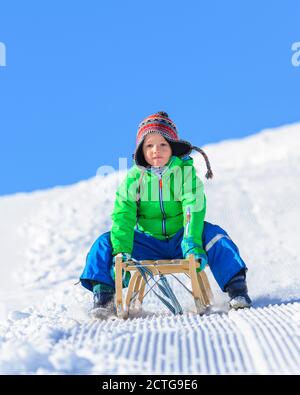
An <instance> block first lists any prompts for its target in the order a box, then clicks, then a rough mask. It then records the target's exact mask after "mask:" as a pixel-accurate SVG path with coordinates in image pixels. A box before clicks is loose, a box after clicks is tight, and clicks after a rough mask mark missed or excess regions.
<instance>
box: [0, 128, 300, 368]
mask: <svg viewBox="0 0 300 395" xmlns="http://www.w3.org/2000/svg"><path fill="white" fill-rule="evenodd" d="M193 143H194V144H196V145H197V142H193ZM203 148H204V149H205V151H206V153H207V154H208V156H209V159H210V161H211V165H212V169H213V171H214V174H215V178H214V179H213V180H212V181H205V190H206V195H207V207H208V212H207V220H208V221H210V222H213V223H217V224H219V225H221V226H222V227H224V228H225V229H226V230H227V231H228V233H229V234H230V236H231V237H232V238H233V240H234V241H235V242H236V244H237V245H238V247H239V249H240V253H241V255H242V257H243V259H244V260H245V261H246V262H247V265H248V267H249V271H248V287H249V292H250V296H251V297H252V299H253V302H254V306H253V308H251V309H249V310H243V311H236V312H235V311H230V312H228V305H227V302H228V299H227V296H226V294H224V293H222V292H221V291H220V290H219V288H218V286H217V284H216V283H215V280H214V279H213V277H212V275H211V273H210V272H208V276H209V280H210V282H211V285H212V288H213V292H214V295H215V301H216V303H215V306H214V308H213V311H212V313H211V314H210V315H206V316H202V317H200V316H198V315H196V313H195V307H194V304H193V300H192V298H191V297H190V296H189V295H188V294H187V293H186V291H185V290H184V289H181V288H178V286H177V285H175V283H173V282H172V280H171V284H173V285H174V287H176V288H175V289H176V295H177V297H178V298H179V300H180V301H182V304H183V307H184V310H185V313H184V315H183V316H176V317H174V316H172V315H170V314H169V313H168V311H166V309H165V307H164V306H162V305H160V303H159V302H158V301H157V299H156V297H155V295H151V294H149V295H148V296H147V298H146V299H145V305H144V311H143V313H141V314H140V315H132V317H131V318H130V319H129V320H126V321H122V320H119V319H113V318H111V319H108V320H107V321H101V320H92V319H90V318H89V317H88V314H87V312H88V310H89V309H90V308H91V306H92V297H91V294H90V293H89V292H88V291H86V290H85V289H83V288H82V287H81V285H78V284H77V285H74V284H75V283H76V282H77V281H78V277H79V275H80V274H81V271H82V269H83V265H84V262H85V257H86V254H87V252H88V250H89V247H90V246H91V244H92V242H93V241H94V240H95V238H96V237H98V235H99V234H101V233H103V232H105V231H107V230H109V228H110V224H111V220H110V212H111V210H112V207H113V202H114V194H115V190H116V188H117V185H118V182H120V179H121V178H122V177H123V176H124V175H125V173H122V174H121V176H120V175H118V174H117V173H114V174H110V175H108V176H106V177H104V176H100V175H98V176H95V177H93V178H91V179H88V180H84V181H81V182H79V183H77V184H74V185H71V186H65V187H56V188H53V189H50V190H44V191H36V192H33V193H28V194H25V193H19V194H16V195H12V196H3V197H0V218H1V222H0V235H1V237H0V287H1V288H0V289H1V291H0V323H1V325H0V373H1V374H145V373H149V374H151V373H153V374H278V373H279V374H299V373H300V268H299V264H300V258H299V256H300V243H299V231H298V228H297V225H298V224H299V223H300V188H299V178H300V124H294V125H287V126H283V127H281V128H277V129H274V130H265V131H262V132H261V133H258V134H257V135H254V136H251V137H247V138H244V139H240V140H231V141H225V142H220V143H218V144H213V145H208V146H206V147H203ZM194 158H195V163H196V166H197V168H198V171H199V174H200V175H201V176H202V179H203V175H204V172H205V166H204V162H203V158H202V157H201V156H200V155H198V154H195V155H194ZM176 284H177V283H176ZM158 307H159V308H158Z"/></svg>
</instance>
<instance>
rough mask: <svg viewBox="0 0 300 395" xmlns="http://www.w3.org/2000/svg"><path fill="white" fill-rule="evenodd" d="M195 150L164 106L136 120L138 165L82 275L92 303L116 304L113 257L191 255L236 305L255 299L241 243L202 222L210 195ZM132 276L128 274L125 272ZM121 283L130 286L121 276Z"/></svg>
mask: <svg viewBox="0 0 300 395" xmlns="http://www.w3.org/2000/svg"><path fill="white" fill-rule="evenodd" d="M193 149H196V150H198V151H199V152H200V153H201V154H202V155H203V156H204V158H205V161H206V165H207V169H208V172H207V174H206V177H207V178H211V177H212V171H211V168H210V164H209V161H208V158H207V156H206V155H205V153H204V152H203V151H202V150H201V149H199V148H197V147H193V146H192V145H191V144H190V143H189V142H187V141H184V140H180V139H179V137H178V133H177V128H176V125H175V124H174V122H173V121H172V120H171V119H170V118H169V116H168V114H167V113H165V112H162V111H161V112H158V113H156V114H153V115H150V116H148V117H147V118H145V119H144V120H143V121H142V122H141V123H140V125H139V127H138V133H137V139H136V149H135V153H134V156H133V157H134V161H135V165H134V166H133V167H132V168H131V169H130V170H129V172H128V173H127V176H126V178H125V180H124V181H123V183H122V184H121V186H120V187H119V188H118V190H117V193H116V200H115V205H114V210H113V214H112V220H113V222H112V228H111V231H110V232H106V233H104V234H103V235H101V236H100V237H99V238H98V239H97V240H96V241H95V243H94V244H93V246H92V248H91V250H90V252H89V254H88V256H87V261H86V266H85V269H84V271H83V273H82V275H81V278H80V280H81V283H82V285H83V286H84V287H86V288H87V289H89V290H91V291H93V295H94V308H106V307H109V306H111V304H112V302H113V298H114V280H113V268H114V260H115V256H117V255H118V254H120V255H121V256H122V259H123V261H126V260H129V259H131V258H134V259H136V260H143V259H179V258H186V257H188V255H190V254H194V256H195V258H196V259H197V260H198V262H199V270H203V269H204V268H205V266H206V264H209V266H210V269H211V271H212V273H213V275H214V277H215V279H216V281H217V283H218V284H219V286H220V288H221V289H222V291H225V292H227V293H228V295H229V298H230V301H229V304H230V307H231V308H233V309H239V308H245V307H250V306H251V303H252V302H251V299H250V298H249V296H248V290H247V284H246V271H247V268H246V265H245V263H244V262H243V260H242V259H241V257H240V255H239V251H238V248H237V246H236V245H235V244H234V243H233V241H232V240H231V239H230V237H229V236H228V234H227V233H226V232H225V231H224V230H223V229H222V228H220V227H219V226H217V225H213V224H210V223H209V222H206V221H204V218H205V212H206V198H205V194H204V188H203V183H202V182H201V180H200V179H199V177H198V176H197V175H196V170H195V168H194V166H193V159H192V158H191V157H190V156H189V154H190V153H191V151H192V150H193ZM126 274H127V275H129V273H126ZM123 285H124V286H127V285H128V278H124V280H123Z"/></svg>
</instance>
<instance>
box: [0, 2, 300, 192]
mask: <svg viewBox="0 0 300 395" xmlns="http://www.w3.org/2000/svg"><path fill="white" fill-rule="evenodd" d="M299 18H300V3H299V1H296V0H293V1H292V0H285V1H280V0H279V1H276V0H263V1H262V0H260V1H258V0H251V1H250V0H249V1H248V0H243V1H240V0H227V1H222V0H219V1H218V0H212V1H201V0H187V1H185V2H183V1H178V0H172V1H171V0H170V1H169V0H159V1H158V0H151V1H137V0H128V1H124V0H110V1H102V0H99V1H96V0H93V1H89V0H85V1H76V2H73V1H72V2H71V1H57V0H53V1H43V2H39V1H37V0H36V1H32V0H28V1H26V2H21V1H14V0H11V1H6V2H1V6H0V42H2V43H3V44H4V45H5V48H6V66H5V67H0V138H1V139H0V141H1V145H0V195H4V194H11V193H15V192H21V191H28V192H29V191H33V190H36V189H44V188H50V187H53V186H56V185H65V184H71V183H74V182H76V181H79V180H82V179H86V178H89V177H92V176H93V175H95V173H96V170H97V168H98V167H99V166H102V165H107V166H113V167H115V168H116V169H117V168H118V160H119V157H127V158H128V164H129V165H131V164H132V161H131V154H132V152H133V150H134V145H135V135H136V129H137V124H138V123H139V122H140V121H141V120H142V119H143V118H144V117H145V116H147V115H149V114H151V113H153V112H156V111H159V110H164V111H167V112H168V113H169V115H170V117H171V118H172V119H173V120H174V121H175V123H176V124H177V128H178V130H179V134H180V137H182V138H184V139H185V140H189V141H191V142H192V143H193V144H194V145H198V146H203V145H205V144H208V143H213V142H217V141H220V140H223V139H229V138H239V137H243V136H247V135H250V134H254V133H257V132H259V131H260V130H262V129H264V128H272V127H276V126H280V125H283V124H288V123H294V122H299V121H300V111H299V110H300V105H299V104H300V103H299V102H300V100H299V92H300V67H294V66H293V65H292V62H291V58H292V55H293V52H292V50H291V46H292V44H293V43H294V42H299V41H300V24H299Z"/></svg>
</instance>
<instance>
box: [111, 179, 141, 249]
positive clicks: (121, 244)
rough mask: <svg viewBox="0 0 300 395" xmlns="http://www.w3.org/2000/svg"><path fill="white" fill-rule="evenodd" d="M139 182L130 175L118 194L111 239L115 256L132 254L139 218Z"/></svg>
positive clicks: (113, 214)
mask: <svg viewBox="0 0 300 395" xmlns="http://www.w3.org/2000/svg"><path fill="white" fill-rule="evenodd" d="M136 195H137V180H136V178H135V177H134V176H132V175H130V174H128V175H127V176H126V178H125V180H124V181H123V182H122V184H121V185H120V187H119V188H118V190H117V192H116V199H115V204H114V209H113V213H112V228H111V232H110V239H111V244H112V250H113V251H112V253H113V255H116V254H118V253H119V252H127V253H129V254H131V253H132V249H133V238H134V227H135V225H136V217H137V202H136Z"/></svg>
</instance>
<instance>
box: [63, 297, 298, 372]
mask: <svg viewBox="0 0 300 395" xmlns="http://www.w3.org/2000/svg"><path fill="white" fill-rule="evenodd" d="M63 343H65V344H64V346H66V347H68V348H70V347H71V348H73V347H74V349H75V350H77V352H79V353H80V349H85V350H87V349H88V350H90V352H91V354H92V355H94V357H95V358H97V359H98V363H97V364H95V365H94V369H95V371H94V372H93V373H98V374H106V373H109V374H112V373H114V374H124V373H126V372H127V373H128V374H145V372H147V374H299V373H300V304H299V303H289V304H286V305H284V304H282V305H273V306H268V307H264V308H257V309H254V308H251V309H249V310H239V311H230V312H229V313H228V314H225V313H223V314H211V315H208V316H203V317H200V316H197V315H194V314H190V313H189V314H184V315H183V316H176V317H174V316H167V315H164V316H161V317H157V316H155V317H146V318H145V317H143V318H134V319H129V320H127V321H122V320H113V319H109V320H107V321H97V320H91V321H90V322H89V323H88V324H83V325H81V326H78V327H77V328H75V329H74V330H73V331H72V332H71V336H70V337H69V338H68V339H65V340H63V341H62V342H60V345H59V346H60V347H61V346H62V345H63ZM57 346H58V345H57ZM99 357H100V358H99ZM100 360H101V362H102V363H99V362H100ZM94 362H96V361H94Z"/></svg>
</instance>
